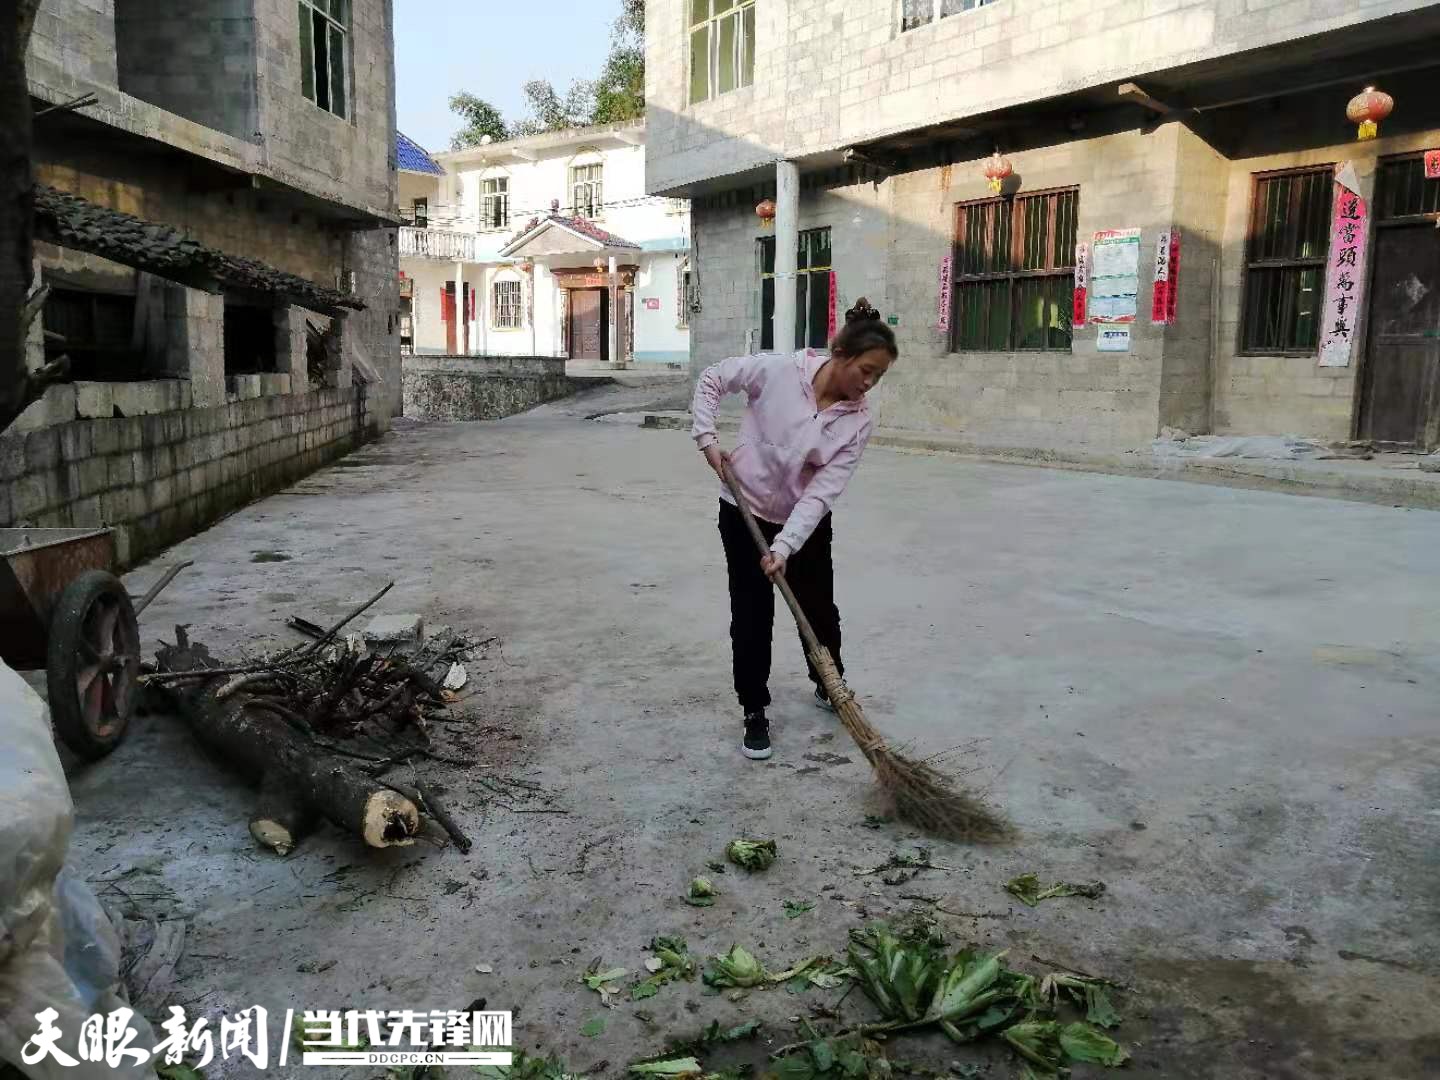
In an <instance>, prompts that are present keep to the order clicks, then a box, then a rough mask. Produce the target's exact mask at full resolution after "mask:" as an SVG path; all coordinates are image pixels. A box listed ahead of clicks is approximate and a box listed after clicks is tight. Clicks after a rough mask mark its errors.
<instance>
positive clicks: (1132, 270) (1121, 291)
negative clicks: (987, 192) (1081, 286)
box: [1089, 229, 1140, 323]
mask: <svg viewBox="0 0 1440 1080" xmlns="http://www.w3.org/2000/svg"><path fill="white" fill-rule="evenodd" d="M1139 294H1140V230H1139V229H1106V230H1104V231H1103V232H1097V233H1096V234H1095V237H1094V240H1093V241H1092V243H1091V245H1090V304H1089V306H1090V321H1091V322H1092V323H1132V322H1134V321H1135V311H1136V298H1137V297H1138V296H1139Z"/></svg>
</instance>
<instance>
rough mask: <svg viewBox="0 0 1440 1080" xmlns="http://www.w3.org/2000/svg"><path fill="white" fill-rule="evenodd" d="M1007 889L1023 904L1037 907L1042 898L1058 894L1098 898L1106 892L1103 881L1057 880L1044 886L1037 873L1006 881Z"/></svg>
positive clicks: (1048, 898)
mask: <svg viewBox="0 0 1440 1080" xmlns="http://www.w3.org/2000/svg"><path fill="white" fill-rule="evenodd" d="M1005 891H1006V892H1008V893H1010V894H1011V895H1012V896H1014V897H1015V898H1016V899H1017V900H1019V901H1020V902H1021V903H1022V904H1025V905H1027V906H1029V907H1035V906H1036V905H1037V904H1039V903H1040V901H1041V900H1050V899H1052V898H1054V897H1057V896H1085V897H1089V898H1090V899H1091V900H1098V899H1099V898H1100V897H1101V896H1102V895H1104V893H1105V883H1104V882H1103V881H1091V882H1086V883H1076V882H1071V881H1057V882H1056V883H1055V884H1054V885H1050V886H1048V887H1045V888H1042V887H1041V885H1040V878H1039V877H1038V876H1037V875H1035V874H1021V875H1020V876H1019V877H1016V878H1011V879H1010V880H1009V881H1007V882H1006V883H1005Z"/></svg>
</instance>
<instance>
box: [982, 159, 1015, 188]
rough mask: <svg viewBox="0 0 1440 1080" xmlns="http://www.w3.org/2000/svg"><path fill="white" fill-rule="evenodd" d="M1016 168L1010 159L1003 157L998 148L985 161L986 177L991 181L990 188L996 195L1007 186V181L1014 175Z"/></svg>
mask: <svg viewBox="0 0 1440 1080" xmlns="http://www.w3.org/2000/svg"><path fill="white" fill-rule="evenodd" d="M1014 173H1015V168H1014V166H1012V165H1011V164H1010V159H1009V158H1007V157H1003V156H1001V154H1000V151H999V150H996V151H995V152H994V153H993V154H991V155H990V157H989V158H988V159H987V160H986V162H985V179H986V180H987V181H989V184H990V190H991V191H993V192H994V193H995V194H996V195H999V194H1000V189H1001V188H1002V187H1004V186H1005V181H1006V180H1007V179H1009V178H1010V177H1011V176H1013V175H1014Z"/></svg>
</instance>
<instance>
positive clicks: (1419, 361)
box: [1359, 222, 1440, 450]
mask: <svg viewBox="0 0 1440 1080" xmlns="http://www.w3.org/2000/svg"><path fill="white" fill-rule="evenodd" d="M1374 267H1375V271H1374V278H1373V282H1372V290H1371V294H1370V296H1371V299H1370V330H1369V333H1368V335H1367V339H1368V344H1367V347H1366V356H1365V371H1364V374H1363V378H1362V382H1361V396H1360V425H1359V427H1360V436H1361V438H1364V439H1373V440H1374V441H1375V442H1377V443H1384V444H1390V445H1393V446H1396V447H1404V448H1412V447H1413V448H1419V449H1423V450H1429V449H1433V448H1434V447H1435V446H1436V445H1440V232H1437V230H1436V228H1435V226H1434V225H1432V224H1430V223H1429V222H1426V223H1425V224H1423V225H1419V224H1416V225H1401V226H1392V227H1388V228H1379V229H1377V230H1376V232H1375V261H1374Z"/></svg>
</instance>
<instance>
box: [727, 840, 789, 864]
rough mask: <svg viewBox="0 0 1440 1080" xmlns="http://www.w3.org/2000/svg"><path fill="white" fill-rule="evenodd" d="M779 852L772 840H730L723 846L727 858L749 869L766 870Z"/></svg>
mask: <svg viewBox="0 0 1440 1080" xmlns="http://www.w3.org/2000/svg"><path fill="white" fill-rule="evenodd" d="M779 854H780V852H779V849H777V848H776V846H775V841H774V840H743V839H741V840H731V841H730V843H729V844H728V845H726V847H725V857H726V858H727V859H729V860H730V861H731V862H733V863H734V864H735V865H736V866H741V867H744V868H745V869H746V870H750V871H755V870H768V869H769V868H770V864H771V863H773V862H774V861H775V859H776V858H777V857H778V856H779Z"/></svg>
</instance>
